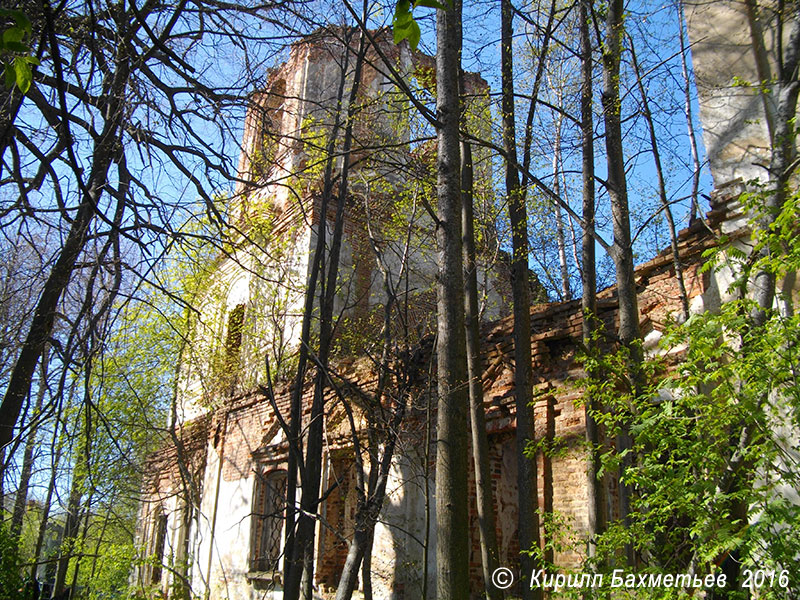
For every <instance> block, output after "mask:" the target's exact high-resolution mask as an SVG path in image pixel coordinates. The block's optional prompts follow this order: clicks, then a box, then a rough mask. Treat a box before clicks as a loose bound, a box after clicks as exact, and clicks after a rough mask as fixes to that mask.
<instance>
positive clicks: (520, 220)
mask: <svg viewBox="0 0 800 600" xmlns="http://www.w3.org/2000/svg"><path fill="white" fill-rule="evenodd" d="M512 16H513V12H512V6H511V2H510V0H501V19H502V22H501V35H502V43H501V53H502V59H501V75H502V111H503V146H504V150H505V152H506V193H507V194H508V216H509V221H510V223H511V243H512V250H513V255H512V259H511V286H512V296H513V302H514V396H515V407H516V414H517V434H516V437H517V468H518V474H517V485H518V492H519V497H518V501H519V504H518V506H519V549H520V577H519V581H520V590H521V595H522V598H523V600H531V599H534V598H536V599H538V598H541V597H542V590H541V589H540V588H537V589H533V590H532V589H530V585H529V584H528V578H529V577H530V576H531V574H532V573H533V570H534V567H535V566H536V561H534V559H533V558H532V557H530V556H529V555H528V554H527V551H528V550H530V549H531V548H537V549H538V547H539V513H538V509H539V501H538V498H539V493H538V482H537V473H536V461H535V459H534V460H531V459H530V458H528V456H527V453H526V449H527V446H528V444H529V443H530V442H532V441H533V439H534V429H533V408H532V406H531V402H532V394H531V392H532V389H531V387H532V378H531V302H530V293H531V288H530V276H529V274H528V212H527V210H526V207H525V199H524V197H523V194H522V190H521V189H520V186H519V174H518V173H517V166H516V165H517V151H516V132H515V126H514V79H513V77H514V65H513V59H512V55H513V49H512V47H511V44H512V32H513V30H512Z"/></svg>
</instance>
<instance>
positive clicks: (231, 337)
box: [225, 304, 244, 367]
mask: <svg viewBox="0 0 800 600" xmlns="http://www.w3.org/2000/svg"><path fill="white" fill-rule="evenodd" d="M243 327H244V304H238V305H237V306H236V307H235V308H234V309H233V310H232V311H231V312H230V314H229V315H228V334H227V337H226V339H225V359H226V363H227V365H226V366H228V367H234V366H236V365H237V364H238V362H239V354H240V352H241V350H242V328H243Z"/></svg>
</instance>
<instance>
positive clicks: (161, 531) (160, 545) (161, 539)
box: [150, 513, 167, 583]
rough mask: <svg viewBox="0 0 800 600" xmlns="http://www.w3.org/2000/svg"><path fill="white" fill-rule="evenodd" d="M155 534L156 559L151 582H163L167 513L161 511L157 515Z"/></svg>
mask: <svg viewBox="0 0 800 600" xmlns="http://www.w3.org/2000/svg"><path fill="white" fill-rule="evenodd" d="M154 533H155V535H154V536H153V540H154V543H153V557H154V559H155V561H154V564H153V570H152V572H151V577H150V581H151V583H159V582H161V566H162V565H163V564H164V549H165V546H166V542H167V515H165V514H164V513H159V514H158V516H157V517H156V526H155V531H154Z"/></svg>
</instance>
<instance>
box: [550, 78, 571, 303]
mask: <svg viewBox="0 0 800 600" xmlns="http://www.w3.org/2000/svg"><path fill="white" fill-rule="evenodd" d="M558 102H559V105H561V90H559V91H558ZM562 122H563V117H562V116H561V115H559V116H558V117H556V125H555V140H554V141H553V146H554V152H553V192H555V193H556V195H558V196H560V195H561V183H560V180H559V176H560V175H559V174H560V173H561V125H562ZM553 205H554V208H555V212H556V244H557V246H558V265H559V268H560V270H561V299H562V300H565V301H566V300H572V290H571V289H570V285H569V268H568V266H567V244H566V241H565V239H564V221H563V220H562V218H561V204H559V203H558V202H554V203H553Z"/></svg>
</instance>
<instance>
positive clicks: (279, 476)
mask: <svg viewBox="0 0 800 600" xmlns="http://www.w3.org/2000/svg"><path fill="white" fill-rule="evenodd" d="M285 503H286V471H272V472H270V473H267V474H265V475H261V474H256V482H255V487H254V489H253V513H252V519H253V521H252V530H251V537H250V570H251V571H277V570H278V569H279V568H280V558H281V545H282V544H281V542H282V541H283V516H284V507H285Z"/></svg>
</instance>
